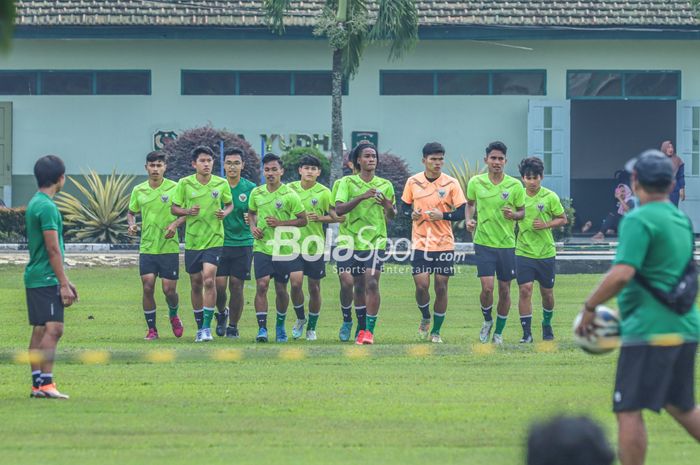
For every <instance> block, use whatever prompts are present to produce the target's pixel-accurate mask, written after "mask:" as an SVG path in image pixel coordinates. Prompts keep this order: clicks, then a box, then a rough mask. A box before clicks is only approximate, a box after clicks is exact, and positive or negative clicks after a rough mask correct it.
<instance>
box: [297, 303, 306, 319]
mask: <svg viewBox="0 0 700 465" xmlns="http://www.w3.org/2000/svg"><path fill="white" fill-rule="evenodd" d="M294 313H296V314H297V319H298V320H305V319H306V315H305V314H304V304H301V305H295V306H294Z"/></svg>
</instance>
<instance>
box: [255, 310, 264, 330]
mask: <svg viewBox="0 0 700 465" xmlns="http://www.w3.org/2000/svg"><path fill="white" fill-rule="evenodd" d="M255 318H257V320H258V328H267V313H262V312H261V313H256V314H255Z"/></svg>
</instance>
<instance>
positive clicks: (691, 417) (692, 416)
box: [664, 405, 700, 441]
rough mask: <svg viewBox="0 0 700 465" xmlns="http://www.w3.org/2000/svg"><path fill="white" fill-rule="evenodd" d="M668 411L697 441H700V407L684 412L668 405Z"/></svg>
mask: <svg viewBox="0 0 700 465" xmlns="http://www.w3.org/2000/svg"><path fill="white" fill-rule="evenodd" d="M664 408H665V409H666V411H667V412H668V413H669V414H670V415H671V416H672V417H673V418H674V420H676V421H677V422H678V423H679V424H680V425H681V426H682V427H683V428H685V430H686V431H687V432H688V434H690V435H691V436H692V437H693V438H695V440H696V441H700V407H698V406H695V407H693V409H691V410H688V411H683V410H681V409H679V408H678V407H675V406H673V405H666V407H664Z"/></svg>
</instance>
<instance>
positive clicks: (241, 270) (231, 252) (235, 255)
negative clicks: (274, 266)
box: [216, 245, 253, 281]
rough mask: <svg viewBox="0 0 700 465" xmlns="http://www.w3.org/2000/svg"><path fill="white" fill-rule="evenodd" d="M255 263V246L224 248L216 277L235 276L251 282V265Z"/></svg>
mask: <svg viewBox="0 0 700 465" xmlns="http://www.w3.org/2000/svg"><path fill="white" fill-rule="evenodd" d="M252 262H253V246H250V245H244V246H240V247H231V246H224V248H223V250H222V252H221V258H220V259H219V267H218V268H217V269H216V276H217V277H219V276H233V277H234V278H238V279H240V280H242V281H248V280H250V265H251V263H252Z"/></svg>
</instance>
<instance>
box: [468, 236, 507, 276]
mask: <svg viewBox="0 0 700 465" xmlns="http://www.w3.org/2000/svg"><path fill="white" fill-rule="evenodd" d="M474 257H475V258H476V275H477V276H478V277H480V278H481V277H483V276H493V275H494V274H495V275H496V278H497V279H498V280H499V281H512V280H513V279H515V249H514V248H513V249H498V248H495V247H487V246H485V245H479V244H474Z"/></svg>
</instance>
